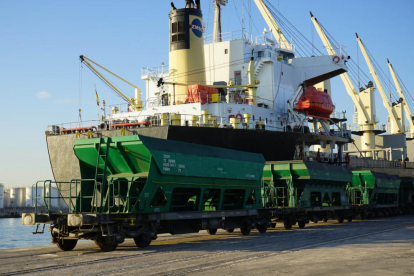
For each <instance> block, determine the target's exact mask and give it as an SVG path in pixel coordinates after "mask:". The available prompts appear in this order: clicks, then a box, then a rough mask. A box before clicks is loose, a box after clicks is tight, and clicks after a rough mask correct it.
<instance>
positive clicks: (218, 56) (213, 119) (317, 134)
mask: <svg viewBox="0 0 414 276" xmlns="http://www.w3.org/2000/svg"><path fill="white" fill-rule="evenodd" d="M255 3H256V5H257V7H258V8H259V10H260V12H261V13H262V15H263V17H264V19H265V21H266V22H267V24H268V27H269V31H268V32H267V31H265V32H264V34H263V35H261V36H258V37H255V38H253V36H252V35H251V34H248V33H247V32H245V30H242V31H234V32H230V33H222V32H221V28H220V26H221V23H220V18H221V8H222V6H224V5H225V4H226V1H214V5H215V18H216V19H215V24H214V31H213V35H212V36H205V35H204V32H205V27H204V23H203V14H202V10H201V5H200V1H195V2H194V1H192V0H186V1H185V6H184V7H183V8H176V6H175V5H174V4H173V3H172V5H171V6H172V9H171V11H170V13H169V20H165V27H166V28H169V37H166V38H165V40H166V41H167V39H168V40H169V64H168V67H167V66H165V67H163V68H160V69H148V68H146V69H143V74H142V77H141V78H142V79H143V80H145V81H146V91H145V101H142V100H141V91H140V90H139V89H138V88H136V90H135V91H136V93H135V98H133V99H129V98H128V97H125V96H124V95H123V94H122V93H121V92H120V91H118V90H117V89H116V88H115V87H111V88H112V89H114V91H115V92H117V93H118V94H119V95H121V96H122V97H123V98H125V100H126V104H124V105H114V106H109V107H108V106H105V107H104V108H105V110H106V111H108V112H105V115H104V116H103V118H102V120H101V121H95V122H91V121H88V122H89V123H86V122H79V123H77V124H76V125H73V124H72V125H69V124H57V125H51V126H50V127H49V128H48V131H46V141H47V147H48V152H49V158H50V163H51V168H52V171H53V175H54V178H55V181H57V182H65V181H66V182H69V181H71V180H72V179H76V178H81V171H80V165H79V160H78V158H76V156H75V154H74V151H73V147H74V142H75V140H79V139H89V138H106V137H116V136H125V135H144V136H149V137H155V138H161V139H168V140H175V141H181V142H187V143H193V144H200V145H207V146H214V147H219V148H225V149H232V150H239V151H245V152H251V153H260V154H263V156H264V158H265V160H268V161H278V160H292V159H294V156H295V152H296V154H298V153H300V154H301V155H302V156H303V155H304V154H305V153H304V151H305V150H306V149H308V148H309V147H310V146H312V145H319V146H321V147H322V149H327V148H328V151H330V152H332V150H333V149H339V150H341V149H342V146H343V145H344V144H346V143H348V142H349V138H350V136H346V133H345V131H342V130H338V131H331V130H330V129H329V125H330V122H329V119H330V118H329V117H330V114H331V113H332V112H333V111H334V109H333V105H332V100H331V99H330V96H329V95H330V94H331V91H330V85H329V79H330V78H332V77H334V76H337V75H340V74H342V73H344V72H346V71H347V65H346V63H347V61H348V60H349V58H350V57H348V56H347V55H345V54H341V55H340V56H329V55H325V56H324V55H322V56H312V57H297V55H296V53H295V45H293V44H292V43H290V42H289V41H288V40H287V38H286V37H285V36H284V35H283V33H282V32H281V31H280V29H279V27H278V26H277V24H276V21H275V20H274V18H273V17H272V15H271V14H272V10H271V9H272V7H271V6H269V5H268V4H265V2H264V1H260V0H258V1H255ZM80 58H81V61H82V62H83V64H85V65H86V67H88V68H89V69H91V70H92V71H93V72H94V73H96V75H98V77H99V78H101V80H103V81H104V82H106V83H107V84H108V85H109V86H111V84H110V82H107V81H106V79H105V77H104V76H103V74H101V73H100V72H99V71H98V70H97V69H96V68H97V67H100V68H103V69H105V68H104V67H102V66H100V65H99V64H97V63H96V62H94V61H92V60H91V59H89V58H87V57H85V56H80ZM105 70H106V69H105ZM106 71H108V72H110V71H109V70H106ZM110 73H112V72H110ZM114 75H115V74H114ZM115 76H117V75H115ZM117 77H118V76H117ZM313 86H314V87H316V88H314V90H312V91H313V93H314V94H315V95H316V96H317V94H318V93H322V94H324V97H325V98H324V100H323V101H322V102H320V103H318V104H317V105H318V106H316V105H315V104H313V105H312V106H305V105H303V104H302V105H301V107H299V108H298V107H297V104H300V103H303V101H301V100H300V99H303V97H302V98H301V95H302V94H303V91H305V94H306V91H308V90H305V89H309V87H312V89H313ZM306 87H308V88H306ZM326 104H327V106H325V105H326ZM315 107H316V108H315ZM108 109H109V110H108ZM305 109H306V110H305ZM321 110H322V113H320V112H321ZM309 121H311V122H313V127H312V129H310V128H309V127H308V122H309ZM339 121H341V120H339ZM337 122H338V121H337ZM343 129H346V128H343Z"/></svg>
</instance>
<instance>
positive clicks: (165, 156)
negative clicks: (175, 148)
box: [162, 154, 171, 158]
mask: <svg viewBox="0 0 414 276" xmlns="http://www.w3.org/2000/svg"><path fill="white" fill-rule="evenodd" d="M162 157H163V158H171V157H170V156H169V155H168V154H164V155H163V156H162Z"/></svg>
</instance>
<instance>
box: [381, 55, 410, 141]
mask: <svg viewBox="0 0 414 276" xmlns="http://www.w3.org/2000/svg"><path fill="white" fill-rule="evenodd" d="M387 62H388V67H389V69H390V72H391V76H392V79H393V80H394V83H395V87H396V88H397V92H398V95H400V97H401V98H403V100H404V103H405V104H404V110H405V116H406V117H407V120H408V122H409V123H410V127H411V133H412V132H414V123H413V116H412V114H411V111H410V108H409V106H408V104H407V100H406V99H405V96H404V93H403V91H402V88H401V85H400V82H399V81H398V78H397V75H396V74H395V71H394V67H392V64H391V62H390V60H389V59H387Z"/></svg>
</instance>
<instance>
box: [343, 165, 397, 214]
mask: <svg viewBox="0 0 414 276" xmlns="http://www.w3.org/2000/svg"><path fill="white" fill-rule="evenodd" d="M352 173H353V177H352V181H351V182H350V183H349V185H348V187H347V194H348V198H349V201H350V202H351V204H352V205H353V207H354V209H355V210H356V213H358V214H359V216H360V217H361V219H365V218H369V217H375V216H381V215H392V214H398V213H400V212H401V210H400V207H399V204H398V199H399V190H400V183H401V179H400V177H399V176H397V175H388V174H385V173H378V172H373V171H353V172H352Z"/></svg>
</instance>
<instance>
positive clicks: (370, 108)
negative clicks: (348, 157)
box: [310, 12, 383, 155]
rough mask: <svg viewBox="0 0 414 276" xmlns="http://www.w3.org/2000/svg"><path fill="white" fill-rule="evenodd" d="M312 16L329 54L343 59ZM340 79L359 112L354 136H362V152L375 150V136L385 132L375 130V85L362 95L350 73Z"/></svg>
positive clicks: (369, 86) (376, 121)
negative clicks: (357, 129)
mask: <svg viewBox="0 0 414 276" xmlns="http://www.w3.org/2000/svg"><path fill="white" fill-rule="evenodd" d="M310 15H311V20H312V22H313V24H314V26H315V29H316V31H317V32H318V35H319V37H320V38H321V40H322V43H323V45H324V46H325V48H326V50H327V51H328V54H329V55H332V56H334V59H335V58H341V57H340V56H341V53H339V56H338V53H336V51H335V49H334V47H333V46H332V45H331V42H330V41H329V39H328V37H327V35H326V34H325V31H324V30H323V28H322V26H321V25H320V23H319V22H318V20H317V19H316V17H315V16H313V14H312V12H310ZM333 62H334V60H333ZM340 77H341V79H342V82H343V83H344V85H345V88H346V91H347V93H348V95H349V96H350V97H351V99H352V101H353V102H354V105H355V107H356V109H357V111H358V124H359V126H360V129H359V131H358V132H354V134H357V135H361V147H362V150H374V149H375V135H376V134H379V133H382V132H383V131H380V130H377V129H375V124H376V123H378V120H377V118H376V111H375V94H374V90H375V88H374V87H373V85H371V84H368V85H367V88H366V89H365V90H362V91H360V93H358V92H357V90H356V89H355V87H354V85H353V84H352V81H351V79H350V78H349V76H348V73H343V74H341V75H340ZM368 155H369V154H368Z"/></svg>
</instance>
